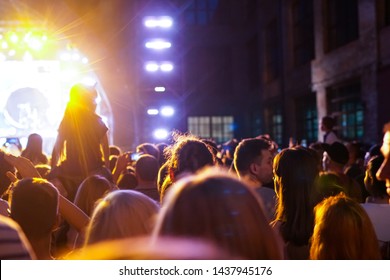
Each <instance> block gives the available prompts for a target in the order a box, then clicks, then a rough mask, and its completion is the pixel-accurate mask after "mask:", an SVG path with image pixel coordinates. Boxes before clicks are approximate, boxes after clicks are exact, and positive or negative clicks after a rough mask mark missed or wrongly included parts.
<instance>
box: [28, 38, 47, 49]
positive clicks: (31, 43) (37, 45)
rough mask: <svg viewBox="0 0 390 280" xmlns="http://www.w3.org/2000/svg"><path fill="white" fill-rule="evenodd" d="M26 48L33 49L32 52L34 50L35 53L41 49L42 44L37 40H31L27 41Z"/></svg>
mask: <svg viewBox="0 0 390 280" xmlns="http://www.w3.org/2000/svg"><path fill="white" fill-rule="evenodd" d="M28 46H29V47H30V48H31V49H33V50H36V51H39V50H41V49H42V47H43V44H42V42H41V41H40V40H39V39H37V38H31V39H30V40H29V41H28Z"/></svg>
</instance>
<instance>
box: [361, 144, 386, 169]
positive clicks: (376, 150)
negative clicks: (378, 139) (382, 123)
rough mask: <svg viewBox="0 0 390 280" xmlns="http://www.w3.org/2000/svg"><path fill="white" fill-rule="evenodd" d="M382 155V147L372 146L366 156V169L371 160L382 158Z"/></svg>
mask: <svg viewBox="0 0 390 280" xmlns="http://www.w3.org/2000/svg"><path fill="white" fill-rule="evenodd" d="M380 155H382V153H381V145H379V144H374V145H372V146H371V147H370V148H369V149H368V151H367V152H366V154H365V155H364V166H365V167H366V166H367V164H368V162H369V161H370V159H371V158H373V157H375V156H380Z"/></svg>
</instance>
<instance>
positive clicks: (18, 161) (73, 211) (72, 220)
mask: <svg viewBox="0 0 390 280" xmlns="http://www.w3.org/2000/svg"><path fill="white" fill-rule="evenodd" d="M4 159H5V160H6V161H8V162H9V163H10V164H12V165H13V166H15V168H16V169H17V170H18V172H19V173H20V175H21V176H22V177H23V178H41V175H40V174H39V172H38V171H37V170H36V168H35V167H34V164H33V163H32V162H31V161H30V160H29V159H27V158H24V157H16V156H13V155H10V154H5V155H4ZM7 175H8V177H9V178H10V180H11V181H16V180H17V178H16V177H15V175H13V174H12V173H7ZM59 210H60V213H61V215H62V217H63V218H64V219H65V220H66V221H67V222H68V223H69V224H70V225H72V226H73V227H74V228H75V229H76V230H77V231H79V232H80V231H82V230H83V229H85V228H86V226H87V225H88V222H89V217H88V216H87V215H86V214H85V213H84V212H83V211H82V210H81V209H80V208H78V207H77V206H76V205H74V204H73V203H72V202H70V201H69V200H68V199H66V198H65V197H64V196H63V195H61V194H60V195H59Z"/></svg>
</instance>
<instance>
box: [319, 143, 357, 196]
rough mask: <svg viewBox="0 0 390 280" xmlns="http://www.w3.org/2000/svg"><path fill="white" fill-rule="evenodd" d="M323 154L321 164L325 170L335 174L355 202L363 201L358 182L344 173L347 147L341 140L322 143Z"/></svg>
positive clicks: (347, 156)
mask: <svg viewBox="0 0 390 280" xmlns="http://www.w3.org/2000/svg"><path fill="white" fill-rule="evenodd" d="M323 148H324V154H323V158H322V166H323V170H324V171H325V172H330V173H334V174H336V175H337V176H338V177H340V180H341V181H342V183H343V187H344V189H345V192H346V195H348V196H350V197H351V198H354V199H355V200H356V201H357V202H359V203H361V202H363V198H362V191H361V188H360V186H359V184H358V183H357V182H356V181H355V180H354V179H352V178H350V177H349V176H347V175H346V174H345V173H344V169H345V166H346V164H347V163H348V160H349V152H348V149H347V147H346V146H345V145H344V144H343V143H341V142H338V141H336V142H334V143H333V144H326V143H324V144H323Z"/></svg>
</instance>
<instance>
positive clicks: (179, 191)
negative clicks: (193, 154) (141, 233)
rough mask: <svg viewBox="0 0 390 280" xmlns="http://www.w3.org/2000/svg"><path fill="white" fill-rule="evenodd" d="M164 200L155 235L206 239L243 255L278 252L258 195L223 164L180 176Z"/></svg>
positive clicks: (278, 254) (265, 255) (278, 255)
mask: <svg viewBox="0 0 390 280" xmlns="http://www.w3.org/2000/svg"><path fill="white" fill-rule="evenodd" d="M165 203H166V204H165V207H164V208H163V212H161V213H160V216H159V218H158V221H157V225H156V228H155V232H154V236H155V237H156V236H168V237H181V238H199V239H205V240H208V241H210V242H213V243H215V244H217V245H218V246H220V247H221V248H223V249H224V250H226V251H227V252H229V253H230V254H232V255H233V256H239V257H242V258H245V259H279V258H281V252H280V250H279V249H280V247H279V243H278V239H277V237H276V236H275V233H274V231H273V230H272V229H271V227H270V226H269V224H268V221H267V218H266V217H265V214H264V212H263V208H262V205H261V201H260V200H259V198H258V197H257V196H256V194H254V193H253V191H252V190H251V188H250V187H249V186H247V185H246V184H245V183H244V182H242V181H240V180H239V179H238V178H237V177H236V176H234V175H233V174H231V173H228V171H226V170H219V169H216V168H215V167H214V168H207V169H205V170H202V171H200V172H199V173H198V174H196V175H192V176H189V177H186V178H182V179H180V180H179V181H178V182H176V183H175V185H174V186H173V188H172V191H171V192H170V193H169V194H168V196H167V200H166V201H165Z"/></svg>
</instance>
